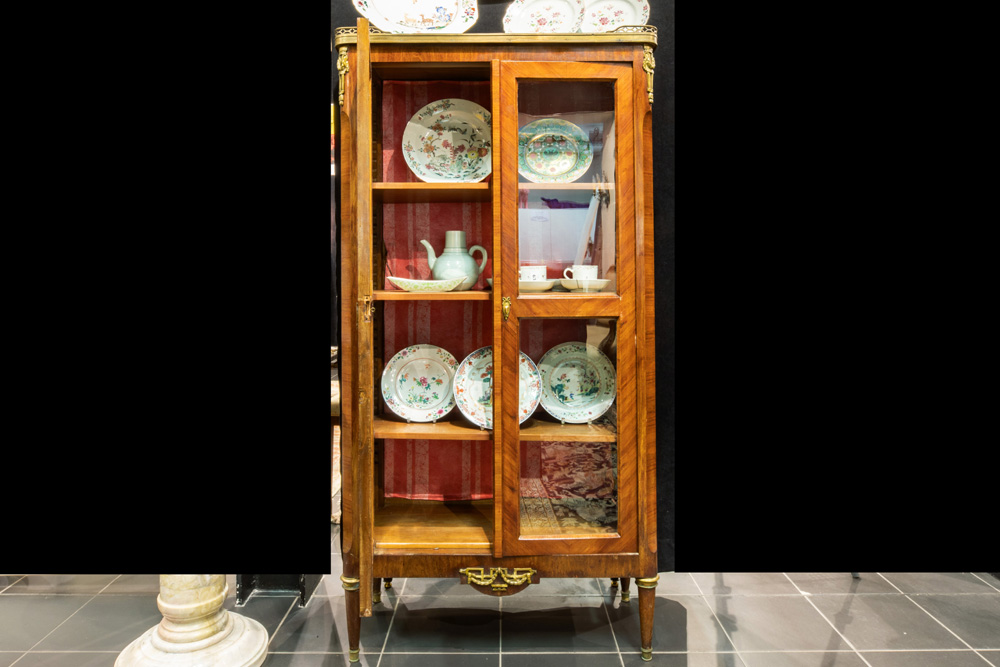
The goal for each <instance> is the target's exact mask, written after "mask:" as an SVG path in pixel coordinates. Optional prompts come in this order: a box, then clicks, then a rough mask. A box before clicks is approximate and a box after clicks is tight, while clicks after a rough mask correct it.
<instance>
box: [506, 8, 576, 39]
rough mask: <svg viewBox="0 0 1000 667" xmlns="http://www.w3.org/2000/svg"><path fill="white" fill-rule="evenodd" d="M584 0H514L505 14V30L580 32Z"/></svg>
mask: <svg viewBox="0 0 1000 667" xmlns="http://www.w3.org/2000/svg"><path fill="white" fill-rule="evenodd" d="M583 10H584V0H514V2H512V3H510V5H509V6H508V7H507V12H506V13H505V14H504V15H503V31H504V32H580V24H581V23H583Z"/></svg>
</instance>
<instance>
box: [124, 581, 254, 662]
mask: <svg viewBox="0 0 1000 667" xmlns="http://www.w3.org/2000/svg"><path fill="white" fill-rule="evenodd" d="M228 590H229V587H228V586H227V585H226V575H224V574H161V575H160V595H159V596H158V597H157V598H156V605H157V607H159V609H160V612H162V613H163V620H162V621H160V624H159V625H157V626H155V627H153V628H150V629H149V630H147V631H146V632H145V633H143V635H142V636H141V637H139V638H138V639H136V640H135V641H133V642H132V643H131V644H129V645H128V646H127V647H125V650H124V651H122V652H121V654H119V656H118V659H117V660H116V661H115V667H146V666H148V667H156V666H159V665H164V666H167V665H169V666H171V667H259V666H260V664H261V663H263V662H264V658H266V657H267V630H265V629H264V626H262V625H261V624H260V623H258V622H257V621H255V620H253V619H252V618H246V617H245V616H240V615H239V614H236V613H233V612H230V611H227V610H226V609H224V608H223V606H222V605H223V603H224V602H225V601H226V594H227V592H228Z"/></svg>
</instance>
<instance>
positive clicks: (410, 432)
mask: <svg viewBox="0 0 1000 667" xmlns="http://www.w3.org/2000/svg"><path fill="white" fill-rule="evenodd" d="M447 417H448V418H449V419H451V418H452V415H447ZM374 433H375V437H376V438H379V439H382V440H492V439H493V431H485V430H482V429H480V428H479V427H478V426H473V425H472V424H470V423H469V422H467V421H465V420H464V419H462V418H461V417H458V418H455V419H454V420H452V421H439V422H438V423H436V424H435V423H433V422H421V423H410V424H407V423H406V422H404V421H391V420H389V419H386V418H385V417H379V416H378V415H375V419H374Z"/></svg>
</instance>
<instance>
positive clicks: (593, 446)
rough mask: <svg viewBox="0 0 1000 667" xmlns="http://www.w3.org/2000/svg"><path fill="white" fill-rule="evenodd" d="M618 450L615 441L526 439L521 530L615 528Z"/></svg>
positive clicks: (538, 532)
mask: <svg viewBox="0 0 1000 667" xmlns="http://www.w3.org/2000/svg"><path fill="white" fill-rule="evenodd" d="M616 454H617V450H616V446H615V443H612V442H537V443H524V444H523V446H522V465H521V534H522V535H551V534H557V535H566V534H574V533H585V534H593V533H614V532H615V531H616V530H617V526H618V503H617V497H616V496H617V469H618V466H617V461H616Z"/></svg>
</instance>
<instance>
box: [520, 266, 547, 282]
mask: <svg viewBox="0 0 1000 667" xmlns="http://www.w3.org/2000/svg"><path fill="white" fill-rule="evenodd" d="M518 275H519V277H520V279H521V280H546V279H547V278H548V267H547V266H522V267H521V270H520V273H519V274H518Z"/></svg>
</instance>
